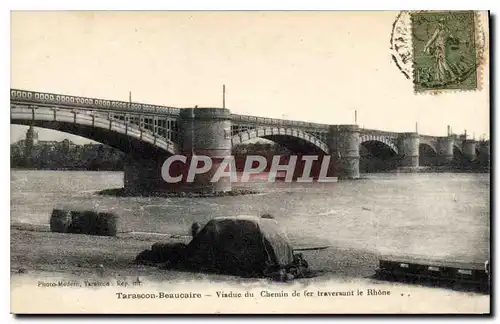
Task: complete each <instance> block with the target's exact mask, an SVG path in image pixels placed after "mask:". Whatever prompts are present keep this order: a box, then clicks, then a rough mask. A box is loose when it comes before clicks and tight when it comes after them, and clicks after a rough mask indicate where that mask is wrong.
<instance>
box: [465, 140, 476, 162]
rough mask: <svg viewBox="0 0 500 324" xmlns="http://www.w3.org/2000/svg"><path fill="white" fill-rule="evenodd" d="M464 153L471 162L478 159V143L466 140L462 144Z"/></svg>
mask: <svg viewBox="0 0 500 324" xmlns="http://www.w3.org/2000/svg"><path fill="white" fill-rule="evenodd" d="M462 153H463V155H464V156H465V158H466V159H467V160H469V161H474V160H475V159H476V141H475V140H469V139H466V140H464V141H463V142H462Z"/></svg>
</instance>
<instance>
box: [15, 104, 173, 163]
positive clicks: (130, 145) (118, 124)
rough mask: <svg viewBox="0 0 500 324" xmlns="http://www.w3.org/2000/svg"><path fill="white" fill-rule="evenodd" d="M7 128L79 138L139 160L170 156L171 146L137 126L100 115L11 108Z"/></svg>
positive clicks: (21, 107) (44, 108)
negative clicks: (30, 128) (35, 129)
mask: <svg viewBox="0 0 500 324" xmlns="http://www.w3.org/2000/svg"><path fill="white" fill-rule="evenodd" d="M11 124H19V125H33V126H36V127H42V128H48V129H53V130H58V131H62V132H66V133H70V134H73V135H78V136H82V137H85V138H88V139H91V140H94V141H97V142H100V143H103V144H106V145H109V146H112V147H114V148H116V149H118V150H120V151H122V152H124V153H126V154H131V155H136V154H140V156H144V155H146V156H147V155H150V156H158V155H174V154H178V152H179V150H178V147H177V145H176V144H175V143H173V142H171V141H169V140H167V139H165V138H163V137H160V136H155V135H154V134H153V133H152V132H149V131H146V130H141V129H139V127H138V126H137V125H134V124H130V123H129V124H125V123H124V122H122V121H119V120H110V119H109V118H107V116H105V115H102V114H92V113H82V112H77V111H68V110H57V109H55V108H51V107H32V108H27V107H23V106H19V107H11Z"/></svg>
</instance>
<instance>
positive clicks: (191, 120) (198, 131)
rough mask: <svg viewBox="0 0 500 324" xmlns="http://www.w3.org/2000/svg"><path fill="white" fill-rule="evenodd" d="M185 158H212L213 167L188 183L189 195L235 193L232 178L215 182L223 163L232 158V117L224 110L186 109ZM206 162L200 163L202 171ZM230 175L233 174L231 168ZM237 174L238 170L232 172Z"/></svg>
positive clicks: (223, 178)
mask: <svg viewBox="0 0 500 324" xmlns="http://www.w3.org/2000/svg"><path fill="white" fill-rule="evenodd" d="M180 118H181V129H182V140H181V143H182V154H183V155H185V156H187V157H188V160H191V156H197V155H198V156H200V155H202V156H208V157H210V158H211V160H212V167H211V168H210V170H209V171H208V172H206V173H203V174H200V175H196V177H195V178H194V181H193V182H188V183H185V184H184V185H185V187H186V191H189V190H195V191H202V192H215V191H231V181H230V178H229V177H221V178H220V179H219V180H218V181H215V182H211V179H212V177H213V176H214V174H215V172H216V171H217V169H218V167H219V165H220V163H221V162H222V161H223V160H224V158H226V157H230V156H231V148H232V144H231V113H230V111H229V109H224V108H185V109H183V110H182V111H181V115H180ZM201 164H203V162H198V166H199V167H201ZM226 171H231V170H230V166H227V168H226ZM232 171H234V170H232Z"/></svg>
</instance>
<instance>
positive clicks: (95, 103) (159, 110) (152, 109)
mask: <svg viewBox="0 0 500 324" xmlns="http://www.w3.org/2000/svg"><path fill="white" fill-rule="evenodd" d="M10 100H11V102H13V103H16V102H19V103H31V104H35V105H44V106H59V107H71V108H75V107H76V108H89V109H93V110H102V111H119V112H127V111H128V112H136V113H152V114H157V115H175V116H177V115H179V113H180V109H179V108H175V107H168V106H158V105H150V104H144V103H137V102H126V101H116V100H106V99H97V98H87V97H76V96H68V95H62V94H54V93H45V92H36V91H27V90H19V89H11V90H10Z"/></svg>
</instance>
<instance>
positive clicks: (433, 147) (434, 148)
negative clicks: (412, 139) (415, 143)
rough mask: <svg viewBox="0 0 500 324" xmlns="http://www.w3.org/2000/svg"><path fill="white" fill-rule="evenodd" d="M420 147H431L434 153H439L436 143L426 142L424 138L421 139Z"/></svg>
mask: <svg viewBox="0 0 500 324" xmlns="http://www.w3.org/2000/svg"><path fill="white" fill-rule="evenodd" d="M419 145H427V146H428V147H430V148H431V149H432V151H434V153H436V154H437V153H438V150H437V149H436V145H435V144H434V143H432V142H431V141H426V140H422V138H420V144H419Z"/></svg>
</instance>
